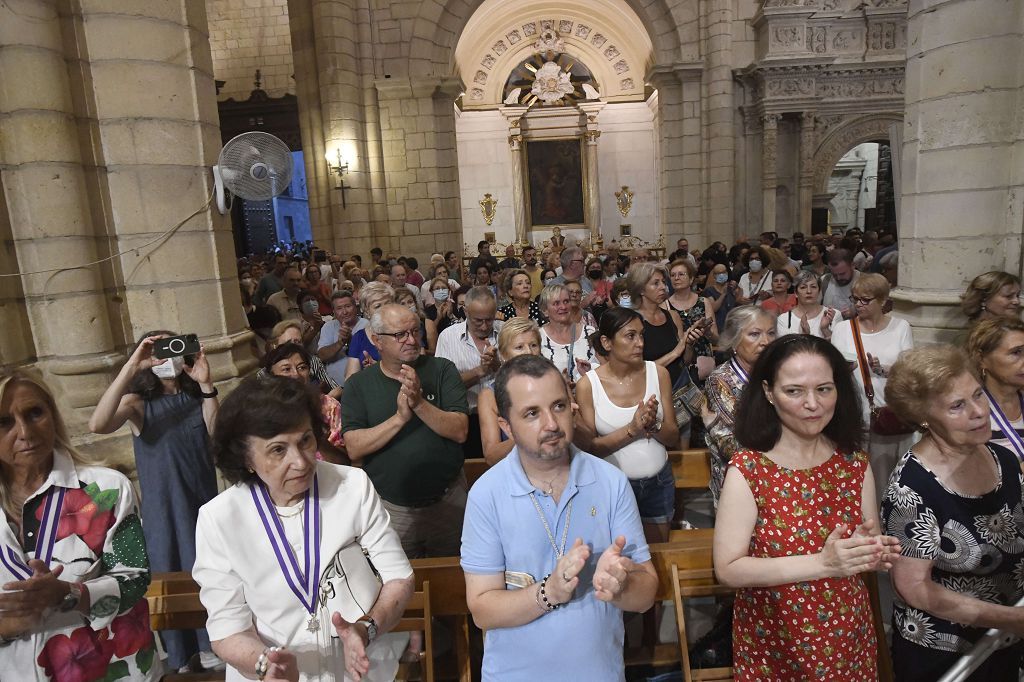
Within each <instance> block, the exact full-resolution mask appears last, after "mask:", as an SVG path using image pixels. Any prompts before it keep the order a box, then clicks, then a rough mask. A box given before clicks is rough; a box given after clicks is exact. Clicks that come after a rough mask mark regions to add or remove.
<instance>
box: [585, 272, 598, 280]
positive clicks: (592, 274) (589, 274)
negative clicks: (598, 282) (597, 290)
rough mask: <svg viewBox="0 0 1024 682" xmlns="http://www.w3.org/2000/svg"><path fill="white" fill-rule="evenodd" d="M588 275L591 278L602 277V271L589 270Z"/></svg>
mask: <svg viewBox="0 0 1024 682" xmlns="http://www.w3.org/2000/svg"><path fill="white" fill-rule="evenodd" d="M587 277H589V278H590V279H601V271H600V270H590V271H589V272H587Z"/></svg>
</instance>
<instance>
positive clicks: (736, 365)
mask: <svg viewBox="0 0 1024 682" xmlns="http://www.w3.org/2000/svg"><path fill="white" fill-rule="evenodd" d="M729 365H730V366H731V367H732V371H733V372H736V376H738V377H739V378H740V381H741V382H742V383H743V385H744V386H746V385H747V384H748V383H749V382H750V377H749V376H748V375H747V373H746V372H745V371H744V370H743V368H742V367H740V362H739V360H737V359H736V357H735V356H733V357H732V358H730V359H729Z"/></svg>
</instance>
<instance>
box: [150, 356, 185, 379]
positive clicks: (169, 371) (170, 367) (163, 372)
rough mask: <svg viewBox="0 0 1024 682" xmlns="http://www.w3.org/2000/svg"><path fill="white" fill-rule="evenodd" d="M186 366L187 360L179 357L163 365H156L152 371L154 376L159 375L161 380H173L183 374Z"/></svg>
mask: <svg viewBox="0 0 1024 682" xmlns="http://www.w3.org/2000/svg"><path fill="white" fill-rule="evenodd" d="M184 366H185V358H183V357H182V356H180V355H178V356H175V357H173V358H169V359H168V360H166V361H164V363H163V364H162V365H154V366H153V368H152V369H153V374H155V375H157V376H158V377H160V378H161V379H173V378H175V377H176V376H178V375H179V374H181V369H182V368H183V367H184Z"/></svg>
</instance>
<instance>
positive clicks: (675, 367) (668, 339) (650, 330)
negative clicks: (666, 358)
mask: <svg viewBox="0 0 1024 682" xmlns="http://www.w3.org/2000/svg"><path fill="white" fill-rule="evenodd" d="M673 315H675V316H677V317H678V314H677V313H676V312H675V311H674V310H667V311H665V324H662V325H659V326H655V325H653V324H651V323H650V322H648V321H647V320H644V360H650V361H651V362H654V361H655V360H657V359H658V358H660V357H661V356H663V355H666V354H668V353H670V352H672V349H673V348H675V347H676V344H677V343H679V332H678V329H677V327H676V323H675V321H674V320H673V319H672V316H673ZM667 369H668V373H669V376H670V377H671V379H672V385H673V386H674V385H675V383H676V379H678V378H679V375H680V374H681V373H682V371H683V365H682V363H681V362H678V361H677V362H673V363H672V364H671V365H669V366H668V367H667Z"/></svg>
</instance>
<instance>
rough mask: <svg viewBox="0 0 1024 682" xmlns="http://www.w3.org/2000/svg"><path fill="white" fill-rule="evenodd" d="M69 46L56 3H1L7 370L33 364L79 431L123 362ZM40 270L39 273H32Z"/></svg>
mask: <svg viewBox="0 0 1024 682" xmlns="http://www.w3.org/2000/svg"><path fill="white" fill-rule="evenodd" d="M69 38H71V35H65V34H64V33H63V32H62V30H61V19H60V17H59V16H58V10H57V3H56V2H51V1H45V2H43V1H39V2H37V1H35V0H10V1H9V2H5V3H3V4H0V45H3V50H0V83H2V84H5V85H0V165H2V167H3V195H4V196H3V201H0V207H2V208H4V209H5V210H4V216H3V218H2V219H0V226H2V227H3V228H4V231H9V233H10V237H11V239H12V240H13V250H9V249H10V247H7V248H5V249H4V255H3V261H4V266H5V267H4V270H3V272H4V273H5V274H6V273H17V272H21V273H24V274H22V276H21V281H20V286H19V283H18V282H17V280H14V279H8V278H4V279H2V280H0V289H2V290H3V291H4V295H3V297H4V299H7V301H10V302H11V303H12V305H10V306H7V305H5V306H3V307H4V308H6V309H8V310H9V312H5V313H3V320H2V321H3V324H0V328H2V331H0V336H2V341H0V352H2V353H3V356H2V357H0V364H19V363H21V362H25V361H28V360H30V359H32V358H33V356H34V357H35V359H36V360H37V364H38V367H39V369H40V370H42V372H43V373H44V375H45V376H46V377H47V379H48V380H49V381H50V382H51V383H52V384H53V385H54V388H55V389H56V391H57V393H58V394H59V395H60V397H61V399H62V403H63V404H62V412H63V414H64V417H65V419H66V420H67V421H68V422H69V428H70V429H71V430H72V432H73V433H74V432H80V431H81V430H82V427H83V425H84V424H85V422H86V421H87V420H88V417H89V414H90V413H91V407H92V406H93V405H95V404H96V402H97V401H98V399H99V397H100V395H101V394H102V392H103V391H104V390H105V389H106V387H107V385H108V382H107V378H106V376H105V372H106V371H107V370H108V368H109V367H111V366H112V365H113V364H115V363H117V362H118V359H119V357H120V356H118V355H117V354H116V353H115V352H114V346H115V339H114V335H113V334H112V333H111V315H110V310H109V309H108V302H107V301H106V299H105V297H104V294H103V291H104V288H105V279H106V278H105V277H104V272H106V273H107V277H109V276H110V264H109V263H108V264H106V265H104V266H102V267H101V266H95V265H93V266H88V267H82V266H83V265H85V264H87V263H92V262H94V261H97V260H100V259H102V258H103V257H104V256H105V255H106V252H107V249H106V248H104V246H105V245H102V244H101V243H100V242H102V239H101V238H100V237H99V235H98V234H97V230H96V223H95V222H94V216H100V217H101V218H102V209H103V200H102V198H101V197H97V196H96V193H95V191H96V189H97V187H96V185H95V175H92V176H91V177H90V174H89V173H87V170H86V167H87V166H89V165H91V163H90V162H89V160H88V159H85V158H83V152H82V150H83V148H87V147H86V145H85V144H84V143H86V142H87V141H88V134H89V132H90V131H89V130H88V128H85V129H83V130H81V131H80V130H79V129H78V126H77V125H76V116H77V115H78V112H77V111H76V107H75V103H74V98H73V96H72V89H71V83H70V78H69V73H68V63H67V62H66V61H65V60H66V58H67V57H66V54H65V40H66V39H69ZM114 42H115V41H109V42H108V48H112V47H113V44H112V43H114ZM97 49H100V48H97ZM201 203H202V202H201V201H200V204H201ZM229 243H230V238H229ZM34 272H39V273H40V274H29V273H34ZM5 302H6V301H5ZM111 306H112V307H114V305H113V304H111ZM115 314H116V307H115ZM26 323H27V324H26ZM8 353H10V354H8Z"/></svg>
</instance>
